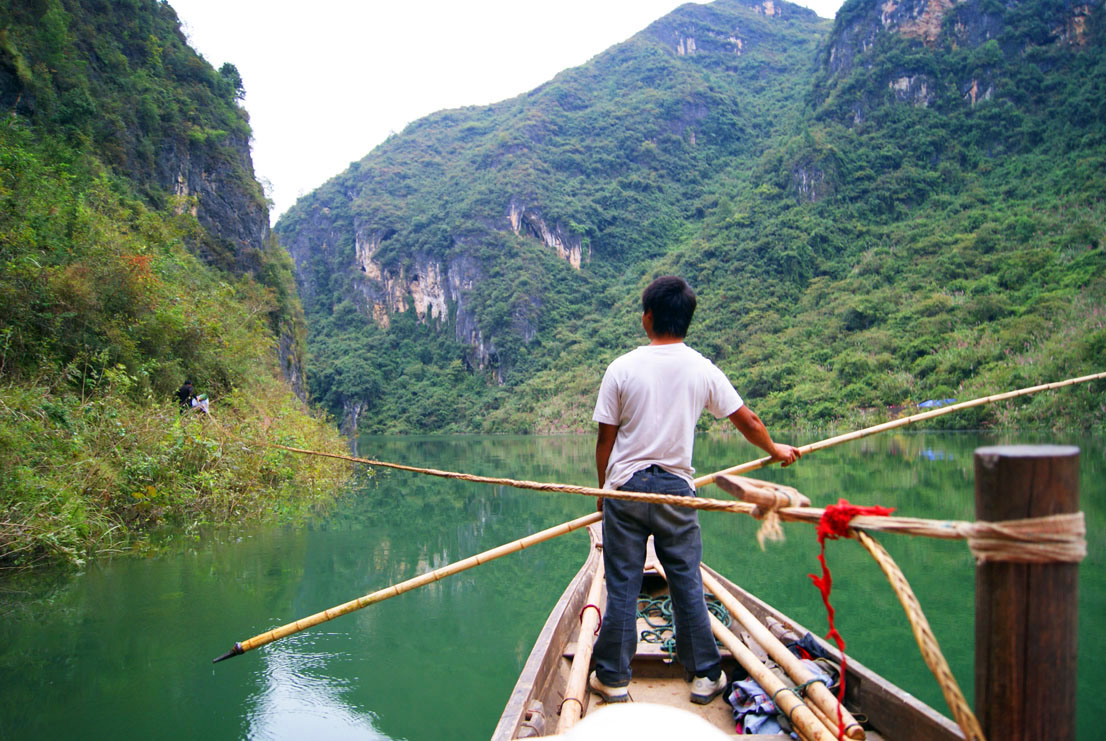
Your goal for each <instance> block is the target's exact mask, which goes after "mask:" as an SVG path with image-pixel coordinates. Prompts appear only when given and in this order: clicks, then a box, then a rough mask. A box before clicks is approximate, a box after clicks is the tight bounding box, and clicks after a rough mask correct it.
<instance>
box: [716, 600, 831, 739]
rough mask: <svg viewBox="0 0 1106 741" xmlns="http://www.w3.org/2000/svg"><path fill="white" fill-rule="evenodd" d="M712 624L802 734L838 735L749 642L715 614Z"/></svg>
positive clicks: (725, 643) (819, 737) (819, 736)
mask: <svg viewBox="0 0 1106 741" xmlns="http://www.w3.org/2000/svg"><path fill="white" fill-rule="evenodd" d="M710 627H711V629H712V630H713V631H714V636H715V638H717V639H718V640H719V641H720V642H721V643H722V645H723V646H725V647H726V648H727V649H728V650H729V652H730V653H731V654H733V657H734V658H735V659H737V663H739V664H741V666H742V667H744V668H745V671H747V672H749V676H750V677H752V678H753V679H755V680H756V682H757V684H759V685H760V686H761V688H762V689H764V691H765V692H767V693H769V695H770V696H771V697H772V701H773V702H774V703H776V706H777V707H778V708H779V709H780V710H781V711H782V712H783V713H784V715H786V716H787V718H788V719H789V720H790V721H791V725H792V726H793V727H794V728H795V730H796V731H797V732H798V733H799V735H800V736H801V737H802V738H803V739H806V740H807V741H833V739H835V738H837V735H836V734H835V733H833V732H832V731H831V730H830V729H829V728H827V727H826V726H825V725H824V724H823V723H822V721H821V720H819V718H818V716H816V715H815V714H814V712H813V711H812V710H811V709H810V708H809V707H807V705H806V703H804V702H803V701H802V700H800V699H799V698H798V697H797V696H796V695H795V693H794V692H791V691H790V688H789V687H788V686H787V685H785V684H784V683H783V681H782V680H781V679H780V678H779V677H777V676H776V675H775V674H773V673H772V672H771V671H770V670H769V669H768V667H766V666H765V665H764V664H763V663H761V661H760V659H758V658H757V656H756V654H754V653H753V652H752V651H751V650H750V649H749V647H748V646H746V645H745V644H744V643H742V642H741V640H740V639H739V638H738V637H737V636H735V635H734V634H733V632H731V631H730V629H729V628H727V627H726V626H724V625H722V621H721V620H719V619H718V618H716V617H715V616H714V615H711V616H710Z"/></svg>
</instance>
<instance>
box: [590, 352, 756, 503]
mask: <svg viewBox="0 0 1106 741" xmlns="http://www.w3.org/2000/svg"><path fill="white" fill-rule="evenodd" d="M741 405H742V401H741V397H740V396H738V394H737V392H736V391H734V389H733V386H732V385H730V382H729V380H728V379H727V378H726V376H725V374H723V373H722V372H721V371H720V370H719V369H718V368H717V367H715V365H714V364H713V363H711V362H710V361H709V360H707V359H706V358H704V357H703V356H702V355H701V354H699V353H698V352H696V351H695V350H693V349H691V348H690V347H688V346H687V345H685V344H683V343H682V342H679V343H672V344H664V345H645V346H643V347H639V348H637V349H635V350H633V351H631V352H629V353H626V354H625V355H623V356H621V357H619V358H617V359H615V360H614V362H612V363H611V364H610V366H609V367H608V368H607V372H606V374H605V375H604V377H603V384H602V386H601V387H600V390H599V398H598V401H597V403H596V407H595V414H594V416H593V418H594V419H595V420H596V421H598V422H602V423H604V424H609V425H614V426H617V427H618V437H617V439H616V440H615V445H614V449H613V451H612V453H611V457H610V461H609V465H608V469H607V486H610V487H612V488H613V487H617V486H619V485H620V484H622V483H624V482H625V481H626V480H627V479H629V478H630V476H631V475H632V474H633V472H634V471H636V470H640V469H641V468H643V467H645V466H649V465H653V464H656V465H659V466H661V467H662V468H664V469H666V470H668V471H671V472H672V473H675V474H677V475H678V476H680V477H681V478H683V479H685V480H687V481H688V482H689V483H690V482H691V480H692V477H693V475H694V469H693V468H692V467H691V455H692V446H693V443H694V437H695V425H696V423H697V422H698V420H699V415H701V414H702V412H703V409H704V408H705V409H707V410H708V411H710V412H711V414H713V415H714V416H715V417H718V418H722V417H726V416H728V415H730V414H732V413H733V412H735V411H736V410H737V409H739V408H740V407H741Z"/></svg>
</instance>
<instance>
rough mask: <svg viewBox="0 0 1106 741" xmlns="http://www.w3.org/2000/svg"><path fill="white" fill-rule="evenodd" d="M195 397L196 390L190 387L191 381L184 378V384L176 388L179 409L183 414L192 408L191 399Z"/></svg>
mask: <svg viewBox="0 0 1106 741" xmlns="http://www.w3.org/2000/svg"><path fill="white" fill-rule="evenodd" d="M195 398H196V390H195V389H194V388H192V381H191V380H190V379H187V378H186V379H185V380H184V384H183V385H182V386H181V387H180V388H179V389H177V400H178V401H179V402H180V410H181V413H182V414H183V413H184V412H186V411H188V410H189V409H191V408H192V406H193V404H192V401H193V400H194V399H195Z"/></svg>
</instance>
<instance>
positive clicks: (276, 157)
mask: <svg viewBox="0 0 1106 741" xmlns="http://www.w3.org/2000/svg"><path fill="white" fill-rule="evenodd" d="M841 1H842V0H803V1H801V2H800V4H801V5H806V6H807V7H810V8H813V9H814V10H815V12H817V13H818V14H819V15H821V16H823V17H826V18H832V17H833V15H834V14H835V13H836V12H837V8H838V7H839V6H840V5H841ZM169 4H170V5H172V6H173V8H174V9H175V10H176V11H177V15H178V16H180V19H181V23H182V25H183V26H184V31H185V33H186V34H187V35H188V38H189V40H190V41H191V43H192V47H193V48H194V49H196V50H197V51H199V52H200V54H202V55H203V56H204V58H205V59H207V61H208V62H209V63H211V64H212V65H213V66H214V67H215V68H216V69H218V68H219V67H220V66H222V64H223V63H224V62H231V63H232V64H234V65H235V66H236V67H237V68H238V71H239V72H240V73H241V75H242V80H243V83H244V84H245V88H246V100H245V106H246V109H247V110H248V111H249V112H250V123H251V125H252V127H253V135H254V141H253V158H254V169H255V171H256V172H257V176H258V178H259V179H261V181H262V183H263V184H265V185H266V192H267V193H268V195H269V197H270V198H271V199H272V200H273V202H274V207H273V210H272V220H273V222H274V223H275V222H276V219H277V217H278V216H279V215H280V214H281V213H283V212H284V211H285V210H287V209H288V207H289V206H291V205H292V204H293V203H294V202H295V201H296V199H297V198H298V197H300V196H301V195H304V194H306V193H309V192H310V191H312V190H314V189H315V188H317V187H319V186H320V185H322V184H323V183H324V182H326V181H327V180H329V179H330V178H332V177H334V176H335V175H337V174H338V173H340V172H341V171H343V170H345V169H346V167H348V166H349V164H350V163H351V162H355V161H357V160H359V159H361V158H362V157H364V156H365V155H366V154H368V153H369V152H370V151H371V150H372V149H373V148H374V147H375V146H376V145H377V144H380V143H381V142H382V141H384V139H386V138H387V137H388V135H389V134H390V133H391V132H393V131H395V132H398V131H401V130H402V129H403V128H404V127H405V126H406V125H407V124H408V123H410V122H411V121H414V120H416V119H418V118H421V117H423V116H425V115H427V114H430V113H433V112H434V111H439V110H442V109H445V108H458V107H460V106H466V105H486V104H488V103H494V102H496V101H499V100H504V99H506V98H512V97H514V96H516V95H520V94H521V93H524V92H526V91H527V90H531V89H533V88H535V87H537V86H538V85H540V84H542V83H543V82H545V81H547V80H549V79H551V78H552V77H553V76H554V75H556V74H557V73H558V72H560V71H561V70H563V69H567V68H569V67H575V66H577V65H580V64H583V63H584V62H586V61H587V60H589V59H591V58H592V57H594V56H595V55H596V54H599V53H600V52H602V51H604V50H605V49H607V48H609V47H611V46H613V45H615V44H617V43H619V42H621V41H625V40H626V39H628V38H629V37H631V36H633V35H634V34H635V33H637V32H638V31H640V30H642V29H644V28H645V27H646V26H648V25H649V24H650V23H652V22H653V21H654V20H656V19H658V18H660V17H662V16H664V15H666V14H667V13H669V12H671V11H672V10H673V9H675V8H677V7H679V6H680V5H682V4H684V2H683V0H558V1H557V2H551V1H550V0H542V1H541V2H535V1H534V0H468V2H465V1H464V0H407V1H406V2H405V1H404V0H314V1H313V2H304V1H303V0H169Z"/></svg>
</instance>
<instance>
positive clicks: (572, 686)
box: [557, 559, 606, 735]
mask: <svg viewBox="0 0 1106 741" xmlns="http://www.w3.org/2000/svg"><path fill="white" fill-rule="evenodd" d="M605 575H606V574H605V572H604V570H603V560H602V559H600V560H599V565H598V566H597V567H596V569H595V575H594V576H593V577H592V580H591V589H589V590H588V599H587V602H586V603H585V604H584V611H583V613H582V614H581V616H580V636H579V638H577V640H576V653H575V654H574V655H573V657H572V668H571V669H569V672H568V683H567V685H566V687H565V699H564V701H563V702H562V703H561V719H560V720H559V721H558V722H557V735H561V734H563V733H566V732H568V729H570V728H572V726H574V725H576V722H577V721H579V720H580V716H581V715H583V713H584V692H585V690H586V687H587V681H588V667H589V666H590V665H591V653H592V648H594V645H595V643H594V640H593V637H594V636H595V632H596V630H597V629H598V626H599V623H600V620H601V613H600V610H599V604H600V602H601V601H602V600H603V599H604V593H605V592H606V589H605V588H604V585H605V578H604V577H605ZM589 607H591V608H594V609H592V610H589V609H588V608H589Z"/></svg>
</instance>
